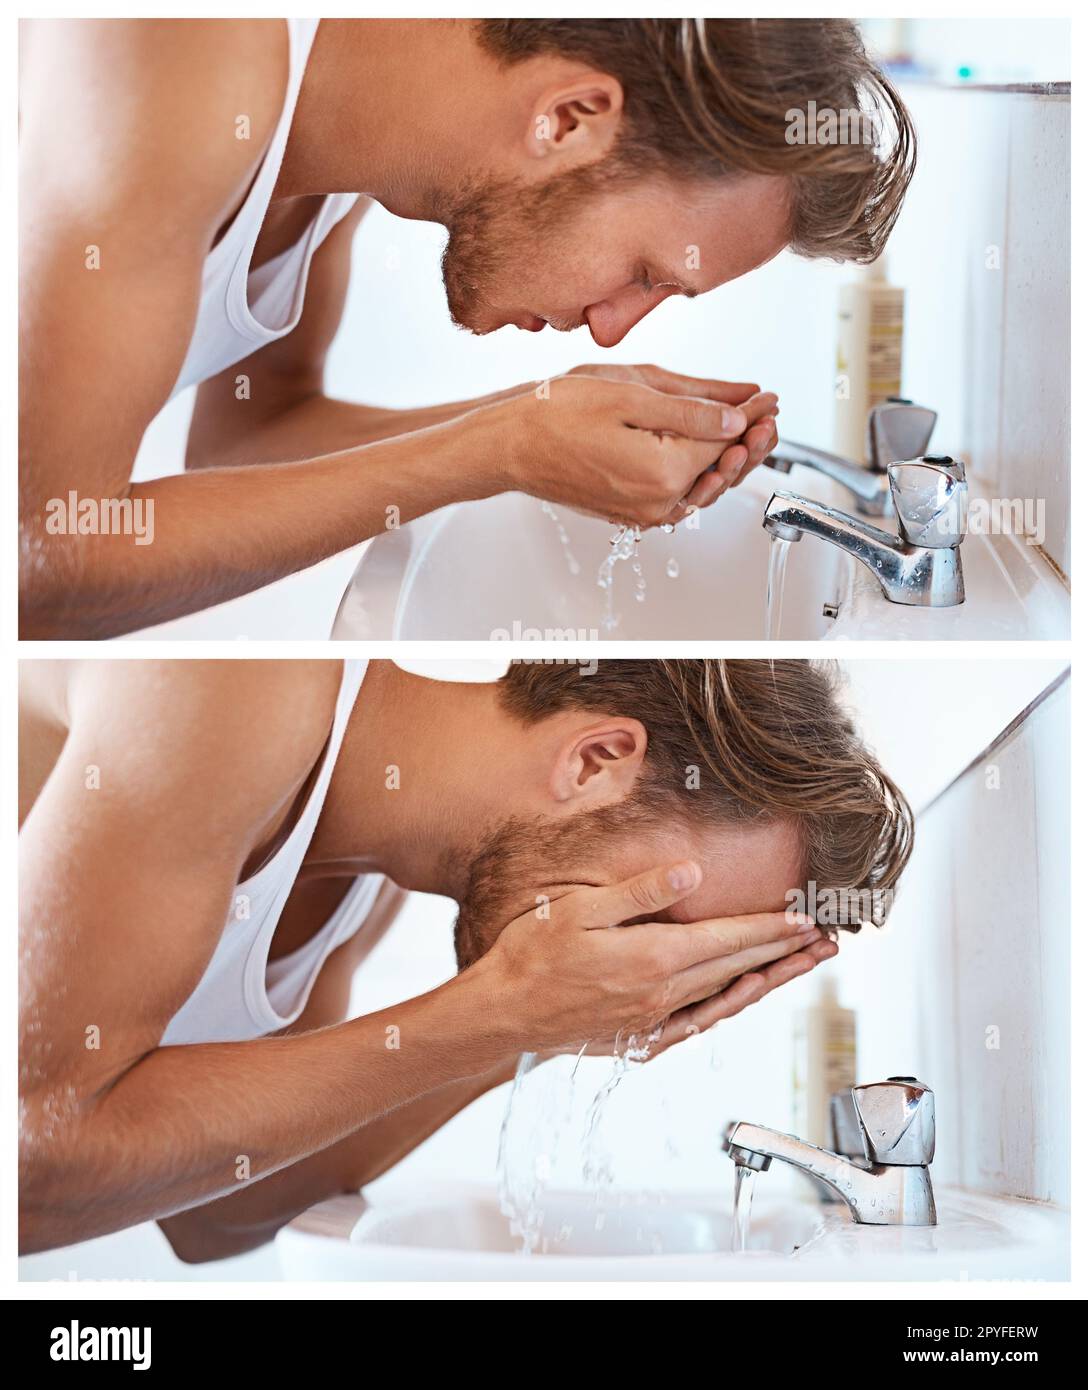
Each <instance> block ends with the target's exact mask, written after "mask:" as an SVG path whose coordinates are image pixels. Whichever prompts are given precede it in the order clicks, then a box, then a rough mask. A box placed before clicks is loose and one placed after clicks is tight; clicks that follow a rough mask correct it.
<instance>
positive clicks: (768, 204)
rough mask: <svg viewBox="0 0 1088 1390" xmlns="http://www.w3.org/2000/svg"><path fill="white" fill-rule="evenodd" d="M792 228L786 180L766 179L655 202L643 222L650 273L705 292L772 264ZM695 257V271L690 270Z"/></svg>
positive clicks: (755, 177)
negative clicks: (649, 258)
mask: <svg viewBox="0 0 1088 1390" xmlns="http://www.w3.org/2000/svg"><path fill="white" fill-rule="evenodd" d="M789 223H790V211H789V192H788V188H787V185H786V184H785V181H784V180H779V179H775V178H771V177H769V176H764V175H751V176H747V177H744V178H739V179H736V180H730V181H727V182H725V183H723V184H722V185H720V186H714V187H710V188H708V189H705V190H700V191H699V192H698V193H696V194H695V195H694V196H691V197H681V198H678V199H676V200H674V201H671V202H670V201H667V200H662V201H659V202H656V203H655V205H654V207H653V209H652V211H648V212H647V213H646V214H645V221H644V226H645V229H646V231H647V232H648V233H649V237H650V245H651V247H652V248H653V250H652V256H651V259H652V261H653V265H652V266H651V271H652V274H653V275H660V276H662V277H663V278H664V279H666V280H670V281H675V282H677V283H682V284H684V285H685V286H687V287H688V288H689V289H691V290H694V291H695V292H696V293H705V292H706V291H707V290H709V289H713V288H715V287H717V286H718V285H721V284H724V283H726V282H727V281H729V280H732V279H735V278H736V277H737V276H739V275H743V274H746V273H748V272H749V271H750V270H754V269H756V268H757V267H758V266H760V265H763V264H765V263H766V262H767V261H769V260H772V259H773V258H774V257H775V256H776V255H777V254H778V253H779V251H781V250H782V248H783V246H784V245H785V243H786V241H788V239H789ZM678 233H679V235H678ZM693 252H697V253H698V257H697V262H696V264H697V268H693V267H690V265H689V263H690V260H691V256H692V254H693ZM658 262H660V264H658Z"/></svg>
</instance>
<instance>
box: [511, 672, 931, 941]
mask: <svg viewBox="0 0 1088 1390" xmlns="http://www.w3.org/2000/svg"><path fill="white" fill-rule="evenodd" d="M499 694H500V699H501V701H502V704H503V707H504V708H505V709H506V710H507V711H508V712H509V713H510V714H512V715H514V716H515V717H516V718H519V719H522V720H524V721H526V722H528V723H535V722H536V721H538V720H540V719H546V718H547V717H548V716H549V715H553V714H557V713H559V712H560V711H562V710H586V711H593V712H595V713H600V714H612V715H624V716H627V717H629V718H634V719H638V720H640V721H641V723H642V724H643V726H644V727H645V729H646V733H647V736H648V742H647V749H646V759H645V764H644V768H643V772H642V774H641V776H640V779H639V782H638V783H637V785H636V789H635V793H634V797H635V799H636V801H638V802H641V803H642V804H643V805H645V806H647V807H651V808H652V809H653V811H654V812H655V813H656V814H657V815H664V816H668V815H670V814H672V815H678V816H680V817H686V818H687V819H688V820H689V821H691V822H695V823H698V824H701V825H713V824H715V823H723V822H724V823H733V824H738V823H740V824H754V823H758V822H759V821H767V822H772V821H788V822H790V823H792V824H793V825H794V826H795V827H796V829H797V831H798V833H799V835H800V839H801V844H802V847H803V854H804V860H805V863H806V866H807V880H808V882H809V883H813V884H815V886H816V888H817V889H818V890H820V891H823V892H826V891H827V890H834V892H835V894H836V895H843V896H844V900H847V901H848V900H850V898H851V897H852V898H854V899H855V900H864V901H866V902H870V903H871V904H873V906H874V907H875V909H876V913H877V915H876V916H874V917H873V918H872V920H874V921H879V920H880V913H881V910H882V909H881V904H884V906H885V907H886V904H887V900H888V898H889V897H890V894H891V891H892V890H893V889H894V887H895V885H896V883H897V882H898V880H899V877H900V875H901V874H902V872H903V869H904V868H905V867H906V863H907V860H908V858H909V856H910V852H911V847H912V844H913V836H914V823H913V817H912V815H911V809H910V806H909V805H908V804H907V801H906V798H905V797H904V796H903V793H902V792H901V791H900V790H899V788H898V787H897V786H896V785H895V783H894V782H893V781H892V780H891V778H890V777H888V775H887V773H886V772H884V770H883V768H881V766H880V764H879V763H878V762H877V760H876V758H875V757H874V756H873V755H872V753H870V752H869V750H868V749H867V748H866V746H865V744H864V743H863V742H862V740H861V739H860V737H859V736H858V734H857V733H856V731H855V729H854V726H853V724H852V723H851V721H850V718H849V716H848V714H847V713H846V711H845V709H844V708H843V704H842V700H841V692H840V689H839V684H838V672H837V668H836V667H835V666H834V665H833V664H832V663H830V662H826V663H825V662H812V661H723V660H713V661H699V660H664V661H655V660H650V659H646V658H643V659H638V660H617V661H610V660H606V661H601V662H600V663H598V665H597V668H596V670H593V669H592V668H588V667H582V666H579V665H577V664H574V663H566V662H563V663H557V664H554V665H548V664H534V663H529V662H526V663H518V662H515V663H514V664H513V665H512V666H511V667H510V670H509V672H508V673H507V675H506V676H505V677H504V678H503V679H502V681H500V683H499ZM692 769H696V770H697V772H698V777H697V779H696V778H693V776H692ZM798 886H799V887H804V886H807V885H798ZM863 894H864V898H862V895H863Z"/></svg>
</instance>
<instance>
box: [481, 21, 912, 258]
mask: <svg viewBox="0 0 1088 1390" xmlns="http://www.w3.org/2000/svg"><path fill="white" fill-rule="evenodd" d="M478 23H479V26H480V27H479V34H480V37H481V40H482V42H483V44H484V47H485V48H486V49H487V50H488V51H489V52H490V53H492V54H493V56H495V57H496V58H497V59H498V60H499V61H500V62H503V63H516V62H520V61H522V60H524V59H527V58H531V57H533V56H535V55H537V54H546V53H552V54H558V55H562V56H563V57H566V58H571V59H576V60H578V61H579V62H584V63H587V64H590V65H591V66H593V67H595V68H597V69H599V70H600V71H603V72H607V73H609V74H611V75H612V76H613V77H615V78H616V80H617V81H618V82H620V83H621V85H622V86H623V90H624V107H623V122H622V126H621V132H620V136H619V141H618V146H617V148H616V150H615V152H614V156H610V158H609V160H608V167H609V168H611V169H613V170H614V171H615V172H617V173H631V174H640V173H645V172H650V171H656V172H663V173H666V174H671V175H673V176H674V177H680V178H684V177H688V178H694V179H721V178H727V177H729V176H730V175H736V174H745V173H748V174H773V175H778V176H784V177H786V178H788V179H789V180H790V183H791V190H792V230H791V236H790V245H791V249H792V250H794V251H795V252H797V253H798V254H799V255H802V256H808V257H813V258H819V257H829V258H830V259H832V260H839V261H844V260H847V261H859V262H862V263H865V262H868V261H872V260H875V259H876V257H877V256H878V255H879V254H880V252H881V251H882V250H883V249H884V244H885V242H886V241H887V239H888V235H889V233H890V232H891V230H892V227H893V226H894V225H895V221H896V218H897V217H898V215H899V209H900V207H901V206H902V202H903V198H904V195H905V194H906V191H907V185H908V184H909V183H910V180H911V176H912V175H913V173H914V164H915V134H914V127H913V124H912V123H911V119H910V115H909V114H908V112H907V109H906V107H905V106H904V105H903V102H902V101H901V100H900V97H899V95H898V93H897V92H896V90H895V88H894V87H893V86H892V85H891V83H890V82H889V81H888V79H887V78H886V77H885V75H884V74H883V73H882V72H881V70H880V68H879V67H878V66H877V65H876V63H874V61H873V60H872V58H870V56H869V55H868V53H866V51H865V46H864V44H863V42H862V39H861V35H860V34H859V32H858V29H857V26H856V25H855V24H854V23H853V21H852V20H849V19H485V20H480V21H478ZM810 102H811V103H812V104H813V105H812V107H811V108H810V107H809V103H810ZM810 109H811V110H812V111H814V112H834V113H840V112H841V113H853V114H854V116H856V117H857V118H858V119H857V120H854V119H853V117H849V118H846V117H844V120H846V121H847V124H848V128H849V129H850V130H852V131H857V130H859V129H864V130H865V131H866V133H867V135H871V136H872V137H873V138H871V139H866V140H861V141H858V140H851V139H846V140H843V139H842V137H841V136H839V137H838V138H835V139H834V142H833V143H832V142H829V143H818V142H816V141H814V140H812V139H806V140H805V141H804V142H803V143H793V142H791V140H790V139H788V138H787V131H788V130H789V128H790V124H791V117H790V115H789V113H790V112H798V111H802V112H805V113H806V115H807V113H808V112H809V110H810ZM793 119H795V118H793ZM833 129H834V126H833V123H832V124H829V125H827V126H825V127H824V132H825V136H826V135H827V134H829V133H830V132H831V131H832V130H833Z"/></svg>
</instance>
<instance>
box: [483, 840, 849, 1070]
mask: <svg viewBox="0 0 1088 1390" xmlns="http://www.w3.org/2000/svg"><path fill="white" fill-rule="evenodd" d="M700 879H701V873H700V871H699V868H698V866H697V865H695V864H692V863H680V864H675V865H673V866H672V867H671V868H670V867H662V868H657V869H651V870H649V871H648V872H646V873H642V874H639V875H637V876H636V877H635V878H631V879H628V880H627V881H626V882H625V883H619V884H614V885H609V886H608V887H605V888H581V889H576V890H575V891H574V892H571V893H568V894H566V895H565V896H564V897H562V898H559V899H557V900H555V901H553V902H552V903H551V904H550V905H549V915H548V917H547V919H545V920H541V919H540V918H539V917H538V915H537V912H538V909H533V910H532V911H530V912H527V913H525V914H524V915H523V916H521V917H518V918H517V919H516V920H515V921H513V922H511V923H510V925H509V926H508V927H506V928H505V929H504V930H503V932H502V933H501V934H500V936H499V937H498V939H497V940H496V942H495V944H494V945H493V946H492V948H491V950H490V951H488V952H487V954H486V955H485V956H483V957H482V958H481V959H480V960H479V961H478V962H477V963H476V964H475V965H474V966H473V967H472V968H471V970H469V971H467V972H466V977H467V976H469V975H472V974H474V973H475V974H476V975H477V977H478V978H479V977H480V976H483V977H484V978H485V979H489V980H490V982H491V991H492V997H493V998H494V999H495V1000H496V1002H497V1005H498V1004H501V1009H502V1011H503V1012H504V1013H505V1015H506V1016H507V1018H508V1019H509V1021H510V1023H511V1025H512V1026H513V1027H514V1028H515V1029H516V1031H517V1032H518V1033H519V1035H520V1037H521V1040H522V1041H521V1046H522V1047H523V1049H524V1050H525V1051H530V1052H547V1051H552V1050H569V1049H571V1048H578V1047H581V1046H582V1045H583V1044H584V1043H585V1042H587V1041H588V1040H591V1039H598V1038H614V1037H616V1035H617V1034H632V1033H646V1032H649V1031H651V1030H653V1029H654V1028H656V1027H658V1026H659V1025H661V1024H662V1022H663V1021H666V1020H667V1023H666V1034H667V1036H668V1042H666V1041H665V1036H666V1034H663V1035H662V1041H661V1043H659V1044H658V1047H657V1050H661V1047H662V1046H668V1045H669V1044H670V1043H671V1042H676V1041H679V1040H680V1039H681V1038H682V1037H684V1036H687V1031H688V1030H689V1029H690V1028H692V1027H694V1028H696V1029H702V1028H705V1027H710V1026H711V1024H712V1023H715V1022H717V1021H718V1019H719V1018H727V1017H729V1016H730V1014H732V1013H736V1012H739V1010H740V1009H742V1008H744V1007H745V1006H746V1005H747V1004H749V1003H752V1002H754V1000H755V999H756V998H758V997H759V996H760V995H761V994H763V993H765V992H766V991H767V989H769V988H773V987H774V986H775V985H777V984H781V983H784V981H785V979H787V978H791V976H792V974H793V973H797V974H800V973H803V971H805V970H808V969H811V968H812V966H813V965H814V964H815V962H816V960H817V959H818V958H820V957H819V956H816V955H808V956H806V957H805V963H804V964H802V965H798V966H795V967H794V968H793V971H790V972H787V971H785V970H784V969H783V970H781V971H778V972H775V974H774V975H773V977H772V973H771V972H772V963H774V962H781V963H782V964H783V966H784V965H785V963H786V961H787V959H788V958H791V957H793V956H794V955H795V954H797V953H802V952H806V951H810V952H811V951H815V950H817V949H818V947H819V944H820V942H821V940H822V936H821V933H820V932H819V931H818V930H817V929H816V928H814V927H812V926H811V925H810V923H809V919H808V918H804V917H800V918H799V917H798V916H797V914H796V913H794V912H785V911H783V912H769V913H760V914H756V915H753V916H748V917H718V918H711V919H709V920H706V921H701V922H690V923H675V922H664V921H652V920H651V921H646V920H645V919H646V917H647V915H648V914H649V915H651V916H653V915H654V914H656V913H660V912H664V911H665V909H667V908H669V907H671V906H672V905H673V904H674V903H677V902H680V901H681V900H682V899H684V898H686V897H687V896H688V895H689V894H690V893H691V892H693V891H694V889H695V888H696V887H697V886H698V884H699V882H700ZM635 919H638V920H637V922H635ZM624 923H634V924H633V925H628V926H624V925H623V924H624ZM832 954H833V951H832ZM765 968H766V969H765ZM760 972H762V973H760ZM741 977H745V978H744V979H742V978H741ZM734 981H736V982H737V983H736V985H733V982H734ZM730 986H732V988H729V987H730ZM723 991H724V993H723Z"/></svg>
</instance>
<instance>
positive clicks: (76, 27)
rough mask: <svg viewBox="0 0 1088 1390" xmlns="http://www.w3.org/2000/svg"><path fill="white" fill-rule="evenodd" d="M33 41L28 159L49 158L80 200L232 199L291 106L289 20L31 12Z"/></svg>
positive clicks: (28, 63) (179, 202)
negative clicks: (165, 194) (150, 194)
mask: <svg viewBox="0 0 1088 1390" xmlns="http://www.w3.org/2000/svg"><path fill="white" fill-rule="evenodd" d="M23 47H24V55H23V70H22V77H21V91H20V120H21V134H20V138H21V141H22V144H23V147H24V154H25V157H26V160H27V161H28V165H29V167H31V168H32V167H34V164H35V161H41V162H42V163H45V162H46V161H48V167H49V168H50V169H51V171H52V173H53V175H54V177H53V179H52V181H51V184H50V186H51V188H52V189H53V190H54V195H53V196H57V195H58V194H59V196H64V193H63V191H62V190H64V189H67V190H69V196H71V197H73V198H75V199H77V200H78V201H79V202H80V203H84V202H86V201H90V202H92V203H95V202H101V203H102V204H104V205H108V204H109V203H110V202H112V201H114V200H115V199H123V200H125V205H126V207H127V206H130V204H131V200H132V199H133V197H134V196H135V195H138V193H139V192H140V190H152V191H153V190H154V189H156V188H157V187H160V186H162V187H164V188H169V189H170V190H171V193H172V195H174V196H175V197H176V206H175V208H174V209H173V210H174V211H175V212H178V211H181V210H183V209H184V207H185V206H186V205H187V204H189V203H191V204H192V205H193V206H194V207H200V208H202V209H204V210H205V211H208V212H210V213H212V214H215V213H217V212H219V210H220V205H222V206H223V208H224V209H229V207H230V205H231V204H232V202H233V201H234V200H235V199H236V198H237V196H238V194H239V190H240V191H241V192H244V189H245V186H246V185H247V184H248V181H249V179H250V178H251V177H252V173H253V170H254V169H255V168H256V167H257V165H258V164H259V163H260V160H261V158H262V157H263V151H264V148H265V146H266V144H267V142H268V139H269V138H270V137H271V134H272V131H273V130H274V129H275V125H276V121H277V120H278V118H279V114H280V111H281V109H282V106H283V99H284V92H285V90H286V82H287V69H288V58H289V54H288V36H287V28H286V25H285V23H284V22H283V21H282V20H259V19H222V20H216V19H192V20H180V19H108V20H80V21H65V20H53V21H32V22H31V25H30V26H29V30H28V33H27V35H26V38H25V40H24V45H23ZM58 90H60V91H62V92H63V93H64V96H63V98H62V99H61V100H59V101H58V99H57V92H58ZM58 172H59V174H60V179H59V180H58V179H57V177H56V175H57V174H58ZM158 211H159V213H160V215H161V213H162V212H163V209H161V208H160V209H158ZM168 226H169V221H168V220H164V221H163V229H164V230H166V228H167V227H168Z"/></svg>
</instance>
